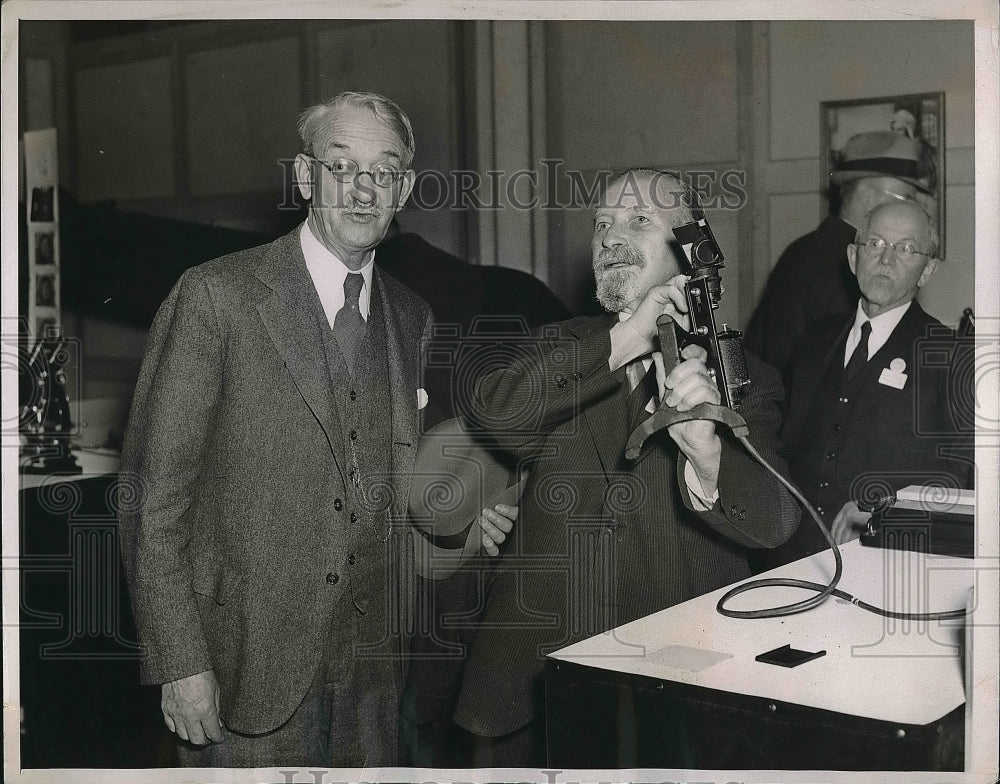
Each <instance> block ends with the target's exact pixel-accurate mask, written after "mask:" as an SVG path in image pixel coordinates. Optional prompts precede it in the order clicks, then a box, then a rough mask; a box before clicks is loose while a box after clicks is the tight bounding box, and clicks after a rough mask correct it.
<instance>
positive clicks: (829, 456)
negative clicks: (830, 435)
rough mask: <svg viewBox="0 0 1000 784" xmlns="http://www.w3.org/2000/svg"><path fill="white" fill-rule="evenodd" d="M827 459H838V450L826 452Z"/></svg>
mask: <svg viewBox="0 0 1000 784" xmlns="http://www.w3.org/2000/svg"><path fill="white" fill-rule="evenodd" d="M826 459H827V460H836V459H837V453H836V452H827V453H826Z"/></svg>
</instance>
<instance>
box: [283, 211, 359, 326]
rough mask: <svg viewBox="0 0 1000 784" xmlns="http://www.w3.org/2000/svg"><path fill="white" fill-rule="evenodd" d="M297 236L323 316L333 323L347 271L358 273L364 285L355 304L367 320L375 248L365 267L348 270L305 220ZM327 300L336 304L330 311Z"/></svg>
mask: <svg viewBox="0 0 1000 784" xmlns="http://www.w3.org/2000/svg"><path fill="white" fill-rule="evenodd" d="M299 238H300V242H301V245H302V255H303V256H304V257H305V260H306V268H307V269H308V270H309V275H310V277H312V279H313V283H314V285H315V286H316V290H317V291H318V292H319V294H320V300H321V301H322V303H323V308H324V310H326V311H327V316H328V317H330V319H331V321H330V323H331V324H332V323H333V320H332V319H333V316H334V315H336V312H337V311H338V310H340V308H341V307H343V305H344V281H345V280H346V279H347V275H348V273H350V272H358V273H360V275H361V277H362V278H363V279H364V286H362V287H361V296H360V301H359V303H358V304H359V310H360V311H361V317H362V318H364V319H365V320H366V321H367V320H368V312H369V308H370V304H371V292H372V275H373V270H374V268H375V251H374V250H373V251H372V254H371V258H369V259H368V262H367V263H366V264H365V266H363V267H362V268H361V269H359V270H350V269H348V268H347V265H346V264H344V262H343V261H341V259H340V257H339V256H338V255H337V254H336V253H333V252H332V251H331V250H330V249H329V248H327V247H326V246H325V245H324V244H323V243H322V242H320V241H319V240H318V239H317V238H316V235H315V234H313V233H312V229H310V228H309V222H308V221H304V222H303V223H302V230H301V231H300V232H299ZM331 299H332V300H333V302H334V303H336V306H335V308H333V313H332V314H331V312H330V307H328V303H329V302H330V300H331Z"/></svg>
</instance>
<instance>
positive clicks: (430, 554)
mask: <svg viewBox="0 0 1000 784" xmlns="http://www.w3.org/2000/svg"><path fill="white" fill-rule="evenodd" d="M527 482H528V475H527V474H524V475H523V476H522V477H521V479H520V480H519V481H517V482H515V483H514V484H512V485H511V486H510V487H508V488H506V489H504V490H501V491H500V492H498V493H494V494H492V495H491V496H490V497H489V498H488V499H487V501H486V504H485V505H486V507H488V508H490V509H492V508H493V507H494V506H496V505H497V504H506V505H508V506H517V504H518V502H519V500H520V498H521V493H523V492H524V486H525V484H527ZM476 516H478V513H477V515H476ZM476 516H473V518H472V519H471V520H469V521H468V523H467V524H466V525H468V526H469V531H468V533H467V534H466V537H465V545H464V546H463V547H461V548H458V547H456V548H447V547H441V546H440V545H437V544H435V543H434V542H432V541H430V540H429V539H428V538H427V537H426V535H425V534H426V533H427V532H426V531H422V530H421V529H420V527H419V526H415V528H416V531H415V532H414V535H413V557H414V565H415V568H416V573H417V574H418V575H419V576H420V577H423V578H424V579H425V580H444V579H446V578H448V577H451V576H452V575H453V574H455V572H457V571H458V570H459V569H461V568H462V566H464V565H465V564H466V563H467V562H468V560H469V559H470V558H472V557H474V556H477V555H480V554H481V550H482V548H481V545H480V539H481V536H482V532H481V531H480V529H479V527H478V526H476V525H475V519H476ZM517 524H518V521H516V520H515V521H514V525H517Z"/></svg>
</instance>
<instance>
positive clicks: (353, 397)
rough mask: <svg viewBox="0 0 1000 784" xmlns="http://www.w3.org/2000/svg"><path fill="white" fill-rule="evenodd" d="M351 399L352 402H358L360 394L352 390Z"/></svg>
mask: <svg viewBox="0 0 1000 784" xmlns="http://www.w3.org/2000/svg"><path fill="white" fill-rule="evenodd" d="M349 397H350V398H351V400H352V401H354V400H357V399H358V393H357V392H355V391H354V390H353V389H352V390H351V394H350V396H349Z"/></svg>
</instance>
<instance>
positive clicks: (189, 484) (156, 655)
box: [119, 270, 222, 683]
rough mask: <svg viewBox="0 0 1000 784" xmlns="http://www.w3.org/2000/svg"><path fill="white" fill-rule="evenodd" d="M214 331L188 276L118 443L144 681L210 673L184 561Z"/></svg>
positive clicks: (211, 388)
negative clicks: (127, 491)
mask: <svg viewBox="0 0 1000 784" xmlns="http://www.w3.org/2000/svg"><path fill="white" fill-rule="evenodd" d="M221 367H222V340H221V331H220V329H219V324H218V321H217V318H216V314H215V312H214V309H213V307H212V302H211V297H210V293H209V289H208V286H207V285H206V282H205V281H204V279H203V278H202V276H201V275H200V274H199V272H198V271H197V270H189V271H188V272H186V273H185V274H184V276H182V278H181V280H180V281H179V282H178V283H177V285H176V286H175V287H174V289H173V291H171V293H170V296H169V297H168V298H167V300H166V301H165V302H164V303H163V305H162V306H161V307H160V310H159V311H158V313H157V315H156V319H155V320H154V322H153V326H152V328H151V330H150V335H149V339H148V341H147V345H146V352H145V356H144V358H143V362H142V367H141V369H140V372H139V380H138V382H137V385H136V390H135V396H134V398H133V402H132V410H131V414H130V417H129V424H128V428H127V430H126V433H125V443H124V446H123V449H122V477H121V480H122V482H123V483H124V484H125V485H126V486H128V487H130V489H131V492H130V495H129V502H128V503H122V504H121V509H120V513H119V519H120V537H121V547H122V557H123V560H124V564H125V573H126V577H127V579H128V585H129V591H130V594H131V598H132V607H133V612H134V614H135V619H136V626H137V629H138V632H139V641H140V643H141V644H142V646H143V654H144V655H143V662H142V667H141V677H142V681H143V682H144V683H165V682H168V681H172V680H177V679H178V678H182V677H186V676H188V675H193V674H195V673H197V672H202V671H204V670H207V669H210V668H211V667H212V666H213V664H212V661H211V658H210V656H209V653H208V647H207V645H206V642H205V638H204V635H203V633H202V628H201V622H200V617H199V614H198V609H197V606H196V602H195V597H194V592H193V590H192V582H191V576H192V568H191V563H190V562H189V560H188V545H189V543H190V539H191V513H192V502H193V500H194V498H195V495H196V493H197V483H198V478H199V475H200V474H201V472H202V469H203V464H204V448H205V442H206V437H207V434H208V433H209V432H210V431H211V427H212V419H213V411H214V409H215V406H216V403H217V401H218V399H219V396H220V386H221V381H222V378H221Z"/></svg>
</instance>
